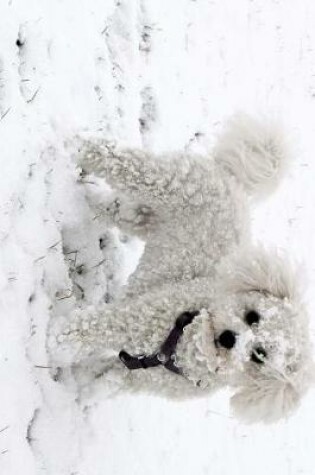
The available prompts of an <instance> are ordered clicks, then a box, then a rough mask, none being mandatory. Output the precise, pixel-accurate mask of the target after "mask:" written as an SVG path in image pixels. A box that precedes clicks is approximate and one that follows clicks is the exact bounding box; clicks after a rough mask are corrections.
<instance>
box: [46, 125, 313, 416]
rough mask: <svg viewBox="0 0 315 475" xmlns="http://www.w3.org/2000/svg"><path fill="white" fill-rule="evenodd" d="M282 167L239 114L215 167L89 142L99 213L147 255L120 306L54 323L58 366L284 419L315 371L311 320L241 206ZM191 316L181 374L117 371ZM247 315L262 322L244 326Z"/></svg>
mask: <svg viewBox="0 0 315 475" xmlns="http://www.w3.org/2000/svg"><path fill="white" fill-rule="evenodd" d="M285 162H286V152H285V150H284V149H283V147H282V140H281V139H280V135H279V133H278V131H276V130H275V129H274V128H272V127H270V126H269V125H267V126H266V125H263V124H262V123H259V122H257V121H252V120H251V119H249V118H248V117H244V116H242V117H241V118H236V119H234V121H232V122H231V123H230V124H229V125H228V129H227V131H226V133H225V134H223V137H222V139H221V141H220V142H219V143H218V145H217V147H216V149H215V152H214V154H213V156H212V157H211V156H209V157H206V158H205V157H200V156H190V155H186V154H184V153H179V154H170V155H168V156H163V157H155V156H153V155H152V154H148V153H145V152H143V151H138V150H119V149H117V148H116V147H115V145H113V144H109V143H106V142H100V141H98V142H97V141H92V142H86V143H84V144H83V146H82V147H81V149H80V164H81V166H82V168H83V169H84V170H85V171H86V172H87V173H94V174H96V175H98V176H100V177H104V178H105V179H106V181H107V183H108V184H109V185H111V186H112V187H113V188H114V190H116V192H114V195H113V196H112V197H111V199H110V200H108V202H106V203H102V206H101V208H102V209H101V213H100V215H101V216H103V218H104V219H106V220H107V222H108V224H109V225H114V226H118V227H120V228H121V229H122V230H123V231H124V232H127V233H132V234H136V235H138V236H140V237H142V238H144V239H145V240H146V247H145V251H144V253H143V256H142V258H141V260H140V263H139V266H138V268H137V270H136V271H135V272H134V274H133V275H132V276H131V278H130V279H129V282H128V286H127V288H126V289H125V295H124V297H123V298H122V299H121V300H120V301H117V302H114V303H113V304H110V305H103V306H100V307H99V308H97V309H95V308H83V309H79V308H78V309H77V310H76V311H75V312H74V313H72V314H71V315H69V316H68V317H67V318H62V319H57V320H56V321H53V322H52V325H51V335H50V340H49V346H50V350H51V355H52V359H53V361H54V362H55V363H56V364H59V365H62V366H71V367H72V370H73V371H74V372H76V374H81V375H82V374H84V375H87V374H90V375H93V376H95V377H96V376H98V377H99V376H100V375H103V376H104V377H105V378H106V380H107V381H108V379H109V374H111V375H113V374H114V375H115V377H117V378H119V381H120V385H121V387H125V388H128V389H129V390H150V391H151V392H153V393H155V394H166V395H168V396H171V397H189V396H192V395H200V394H205V393H209V392H211V391H213V390H214V389H217V388H219V387H222V386H224V385H229V386H230V387H232V388H234V389H235V395H234V396H233V397H232V400H231V402H232V406H233V407H234V409H235V410H236V412H237V413H238V414H239V415H240V416H241V417H243V419H246V420H254V419H258V420H264V421H270V420H275V419H278V418H280V417H283V416H285V415H287V414H288V413H290V412H291V411H292V410H293V408H294V407H296V406H297V402H298V401H299V400H300V396H301V395H302V394H303V393H304V392H305V390H306V387H307V385H308V382H309V379H310V375H311V374H312V372H313V369H312V363H311V358H310V343H309V335H308V324H307V318H306V317H305V310H304V307H303V305H302V303H301V301H300V297H299V294H298V292H297V291H296V289H297V284H296V280H295V278H294V273H293V272H292V271H291V268H290V266H289V264H288V263H287V260H286V259H284V258H283V257H281V256H279V255H278V254H276V253H267V252H266V251H264V250H263V249H262V248H252V247H250V246H249V229H248V228H249V219H248V197H247V193H249V194H253V193H256V194H257V193H258V194H259V193H262V192H265V191H266V190H269V191H270V190H271V189H272V188H273V187H274V186H275V184H276V183H277V182H278V180H279V177H280V176H281V174H282V170H283V168H284V165H285ZM195 310H199V312H200V313H199V315H198V316H196V317H195V319H194V321H193V322H192V323H191V324H190V325H188V326H187V327H186V328H185V330H184V333H183V335H182V337H181V338H180V340H179V343H178V346H177V349H176V362H177V364H178V366H179V367H180V368H181V370H182V372H183V375H176V374H174V373H171V372H169V371H167V370H166V369H165V368H164V367H161V366H159V367H155V368H151V369H138V370H134V371H130V370H128V369H127V368H126V367H124V365H123V364H122V363H121V362H120V361H119V359H118V357H117V355H118V353H119V351H120V350H122V349H124V350H126V351H128V352H129V353H130V354H132V355H137V354H152V353H154V352H156V351H157V350H158V349H159V348H160V346H161V344H162V343H163V341H164V340H165V338H166V336H167V335H168V334H169V332H170V330H171V329H172V328H173V326H174V322H175V320H176V318H177V317H178V316H179V315H180V314H181V313H183V312H186V311H195ZM249 311H255V312H256V313H257V314H259V317H260V319H259V322H256V323H254V324H253V325H249V324H248V323H247V322H246V314H247V313H248V312H249ZM227 329H228V330H231V331H233V332H234V334H235V335H236V342H235V345H234V347H233V348H231V349H226V348H224V347H223V346H222V345H221V346H220V344H218V341H219V337H220V335H221V334H222V332H224V331H225V330H227ZM261 348H263V351H264V352H265V357H264V358H260V357H259V351H261ZM257 358H258V362H257ZM259 358H260V359H259Z"/></svg>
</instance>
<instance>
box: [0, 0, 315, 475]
mask: <svg viewBox="0 0 315 475" xmlns="http://www.w3.org/2000/svg"><path fill="white" fill-rule="evenodd" d="M237 110H245V111H247V112H250V113H252V114H254V115H257V114H259V113H263V114H266V115H271V116H272V117H276V118H278V119H279V120H281V121H282V122H283V123H284V125H285V127H286V130H287V133H288V136H289V137H290V139H291V142H292V147H293V156H294V161H293V164H292V167H291V170H290V172H289V174H288V176H287V177H286V179H285V180H284V181H283V184H282V185H281V187H280V189H279V190H278V191H277V193H276V194H274V195H273V196H272V197H270V198H269V199H268V201H265V202H264V203H261V204H259V205H257V206H256V208H255V210H253V228H254V236H255V237H256V238H257V239H260V240H262V241H264V242H265V243H266V244H268V245H277V246H279V247H282V248H285V249H287V250H288V251H289V252H290V254H291V255H292V256H293V258H294V259H296V260H297V261H300V262H302V263H303V262H304V268H303V270H302V275H304V276H305V284H304V285H305V299H306V302H307V306H308V309H309V312H310V315H311V317H312V320H311V324H312V331H313V332H314V328H315V325H314V311H315V304H314V299H313V292H312V289H313V288H314V285H315V240H314V236H315V217H314V209H313V207H314V204H315V186H314V181H315V163H314V160H313V156H314V152H313V150H314V148H315V125H314V124H315V3H314V1H313V0H300V1H299V2H296V1H295V0H235V1H232V0H212V1H211V0H173V1H170V0H90V1H87V0H82V1H77V0H64V1H62V0H54V1H52V0H1V1H0V142H1V154H0V165H1V187H0V256H1V266H0V383H1V391H0V473H1V475H11V474H12V475H20V474H21V475H22V474H23V475H29V474H41V473H43V474H49V475H103V474H108V475H114V474H119V475H123V474H127V473H128V474H131V475H144V474H145V475H147V474H150V475H154V474H159V475H161V474H164V473H165V474H169V473H171V474H181V475H186V474H187V475H188V474H189V475H190V474H191V473H196V474H215V475H221V474H222V475H225V474H230V473H233V474H235V475H237V474H242V475H244V474H245V475H247V474H251V473H255V475H266V473H270V474H274V473H276V474H277V475H297V474H306V475H311V474H313V473H314V470H315V469H314V465H315V454H314V449H313V433H314V425H315V404H314V402H313V400H314V395H315V393H314V391H313V392H311V393H310V394H309V395H308V396H307V397H306V398H305V399H304V401H303V405H302V407H301V409H300V411H299V412H298V413H297V414H296V415H295V416H293V417H292V418H291V419H290V420H288V421H285V422H282V423H279V424H277V425H274V426H267V427H265V426H260V425H256V426H250V427H248V426H245V425H243V424H241V423H240V422H239V421H238V420H235V419H233V418H232V417H231V416H230V415H229V411H228V394H227V393H224V392H221V393H220V394H216V395H215V396H214V397H213V398H212V399H204V400H194V401H191V402H182V403H178V402H177V403H175V402H169V401H165V400H161V399H159V398H151V397H142V396H124V397H118V398H107V397H105V396H106V388H98V389H97V390H95V392H94V393H93V394H91V397H90V398H88V397H86V395H82V394H78V393H76V392H75V391H74V389H73V388H72V387H69V386H68V385H66V384H62V383H61V382H60V381H59V382H58V381H57V379H58V378H57V377H55V379H56V381H55V380H54V378H53V376H54V375H52V374H51V371H50V368H49V367H48V366H49V359H48V356H47V354H46V351H45V340H46V328H47V324H48V322H49V318H50V316H51V315H52V314H53V313H56V312H57V313H60V312H63V313H65V312H66V311H67V310H69V309H70V308H71V307H72V306H73V305H74V301H75V299H82V292H84V299H85V301H87V302H95V301H97V300H99V299H100V298H103V297H104V295H105V293H106V298H108V299H109V300H110V298H111V297H112V295H113V293H114V291H115V283H116V280H117V279H118V280H119V279H124V278H126V273H127V270H128V269H131V268H132V266H134V263H135V259H136V256H137V255H138V254H139V250H140V248H141V245H140V243H138V242H136V241H134V240H132V239H129V240H126V239H125V238H124V236H118V235H117V234H115V235H113V236H111V235H110V236H109V237H108V236H107V238H110V246H109V248H110V249H111V250H112V252H114V253H115V256H116V261H117V268H115V269H112V268H110V266H109V265H106V264H108V262H107V261H108V258H107V257H108V256H107V257H106V254H104V253H103V252H102V251H101V250H100V249H99V246H98V239H99V237H100V236H101V235H103V234H104V233H106V231H107V230H106V229H103V227H102V225H101V223H99V222H98V221H97V220H95V216H94V215H93V212H92V211H91V210H90V208H89V206H88V203H87V200H86V189H87V187H88V186H90V187H93V186H94V187H97V186H98V185H97V184H93V183H92V184H90V185H86V184H85V185H84V184H83V183H82V180H80V177H79V176H78V172H77V171H76V168H75V162H74V160H73V158H72V157H71V156H70V153H69V151H68V150H69V147H68V146H67V144H69V143H71V141H72V139H73V137H74V136H75V135H76V134H89V133H92V134H94V135H96V134H99V135H100V136H104V137H107V138H110V139H115V140H118V141H119V142H120V143H123V144H128V145H136V146H143V147H145V148H148V149H152V150H155V151H161V150H169V149H186V150H196V151H197V150H198V151H202V152H205V150H206V149H207V148H208V147H209V146H211V145H212V144H213V143H214V140H215V135H216V134H217V132H218V131H219V130H220V128H221V125H222V123H223V121H224V120H225V118H226V117H227V116H229V115H230V114H232V113H233V112H235V111H237ZM70 277H71V279H70ZM104 289H105V291H104Z"/></svg>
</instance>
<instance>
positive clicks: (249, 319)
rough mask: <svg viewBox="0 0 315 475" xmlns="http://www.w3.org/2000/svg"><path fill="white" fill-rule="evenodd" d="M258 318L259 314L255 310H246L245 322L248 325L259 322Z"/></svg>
mask: <svg viewBox="0 0 315 475" xmlns="http://www.w3.org/2000/svg"><path fill="white" fill-rule="evenodd" d="M259 320H260V315H259V313H257V312H256V311H255V310H250V311H249V312H246V314H245V322H246V323H247V325H249V326H250V327H251V326H252V325H254V323H259Z"/></svg>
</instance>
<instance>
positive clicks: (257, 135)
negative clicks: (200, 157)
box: [214, 114, 288, 195]
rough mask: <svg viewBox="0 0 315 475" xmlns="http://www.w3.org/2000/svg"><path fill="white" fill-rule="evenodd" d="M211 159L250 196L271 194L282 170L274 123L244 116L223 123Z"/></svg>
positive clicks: (282, 155)
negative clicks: (236, 180) (221, 132)
mask: <svg viewBox="0 0 315 475" xmlns="http://www.w3.org/2000/svg"><path fill="white" fill-rule="evenodd" d="M214 155H215V159H216V161H217V162H218V163H220V165H221V166H223V167H224V168H225V169H226V170H227V171H228V172H229V173H231V174H232V175H234V176H235V177H236V178H237V179H238V180H239V181H240V182H241V183H242V184H243V185H244V187H245V189H246V190H247V192H248V193H250V194H252V195H257V194H258V195H265V194H268V193H270V192H272V191H273V190H274V189H275V188H276V186H277V185H278V183H279V180H280V178H281V177H282V175H283V171H284V170H285V169H286V165H287V162H288V153H287V150H286V146H285V141H284V137H283V135H282V133H281V131H280V130H279V129H278V128H277V127H276V126H275V125H274V124H266V123H264V122H262V121H259V120H254V119H252V118H251V117H248V116H247V115H245V114H240V115H237V116H235V117H233V118H232V119H231V120H230V121H229V122H228V124H227V126H226V128H225V130H224V131H223V134H222V136H221V138H220V139H219V142H218V145H217V147H216V149H215V151H214Z"/></svg>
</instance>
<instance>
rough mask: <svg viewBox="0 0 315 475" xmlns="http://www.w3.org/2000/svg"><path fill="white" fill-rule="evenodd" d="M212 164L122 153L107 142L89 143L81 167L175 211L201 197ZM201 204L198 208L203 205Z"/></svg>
mask: <svg viewBox="0 0 315 475" xmlns="http://www.w3.org/2000/svg"><path fill="white" fill-rule="evenodd" d="M211 163H212V161H211V160H209V159H206V158H203V157H192V156H187V155H185V154H180V153H178V154H172V155H169V156H162V157H155V156H152V154H149V153H146V152H144V151H141V150H128V149H126V150H120V149H118V148H116V147H114V146H112V145H109V144H107V143H104V142H100V143H91V142H87V143H85V144H84V145H83V146H82V148H81V151H80V165H81V166H82V169H83V171H85V172H86V173H94V174H95V175H97V176H99V177H104V178H105V179H106V181H107V182H108V184H109V185H111V186H112V187H113V188H115V189H118V190H120V191H122V192H125V193H126V194H128V195H130V196H132V197H133V199H136V200H137V201H140V202H141V203H145V204H147V205H149V206H152V207H153V209H154V208H155V207H157V206H156V205H159V206H161V205H163V206H164V207H170V206H171V207H172V206H173V207H174V206H178V205H180V204H182V205H183V204H185V203H187V204H188V203H191V202H193V201H194V199H195V197H196V196H197V197H198V200H199V201H200V199H204V198H205V197H206V196H207V193H206V192H207V189H205V190H204V191H205V193H204V197H202V196H201V189H202V187H203V185H202V187H201V182H207V180H208V176H209V172H210V171H212V164H211ZM199 201H198V204H199Z"/></svg>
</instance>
